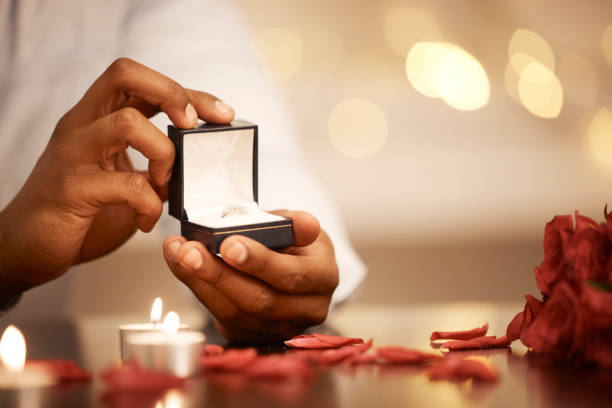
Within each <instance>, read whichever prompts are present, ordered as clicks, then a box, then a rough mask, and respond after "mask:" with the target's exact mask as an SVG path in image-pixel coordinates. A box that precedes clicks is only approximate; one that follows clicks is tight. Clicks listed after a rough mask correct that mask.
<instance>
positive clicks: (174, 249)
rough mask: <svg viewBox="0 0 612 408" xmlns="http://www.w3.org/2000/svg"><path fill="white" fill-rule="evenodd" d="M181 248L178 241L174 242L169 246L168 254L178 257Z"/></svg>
mask: <svg viewBox="0 0 612 408" xmlns="http://www.w3.org/2000/svg"><path fill="white" fill-rule="evenodd" d="M180 247H181V244H180V243H179V242H178V241H172V242H171V243H169V244H168V252H169V253H170V254H171V255H173V256H176V255H177V254H178V250H179V248H180Z"/></svg>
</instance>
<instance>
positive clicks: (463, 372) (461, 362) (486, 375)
mask: <svg viewBox="0 0 612 408" xmlns="http://www.w3.org/2000/svg"><path fill="white" fill-rule="evenodd" d="M426 374H427V376H428V377H429V378H430V379H432V380H455V381H463V380H469V379H473V380H474V381H483V382H495V381H497V379H498V378H499V374H498V373H497V371H495V370H493V369H492V368H489V367H488V366H486V365H485V364H483V363H481V362H480V361H476V360H471V359H465V358H446V359H444V361H442V362H441V363H440V364H437V365H435V366H433V367H432V368H430V369H429V370H427V372H426Z"/></svg>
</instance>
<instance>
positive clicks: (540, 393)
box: [0, 303, 612, 408]
mask: <svg viewBox="0 0 612 408" xmlns="http://www.w3.org/2000/svg"><path fill="white" fill-rule="evenodd" d="M520 309H521V305H520V304H493V303H456V304H452V303H446V304H429V305H425V304H423V305H398V306H388V305H387V306H379V305H375V304H357V305H347V306H345V307H343V308H341V309H339V310H337V311H335V312H334V313H333V314H332V315H331V316H330V318H329V319H328V323H327V325H326V326H324V327H322V328H319V330H335V331H338V332H339V333H341V334H343V335H347V336H359V337H363V338H370V337H371V338H373V339H374V342H375V346H376V345H378V346H383V345H403V346H406V347H416V348H420V349H423V350H430V349H431V347H430V345H429V341H428V338H429V334H430V333H431V332H432V331H434V330H454V329H466V328H471V327H474V326H478V325H481V324H482V323H483V322H484V321H488V322H489V323H490V327H491V329H490V331H489V333H490V334H497V335H501V334H503V333H504V332H505V327H506V324H507V322H508V321H509V320H510V319H511V318H512V316H513V315H514V314H515V313H516V312H517V311H518V310H520ZM126 322H127V321H126V320H123V321H122V320H121V316H113V317H100V318H95V319H90V320H88V321H81V322H78V323H73V322H70V321H46V322H41V321H31V322H18V323H19V324H20V328H21V329H22V331H23V332H24V335H25V336H26V339H27V342H28V355H29V357H30V358H72V359H75V360H76V361H77V362H78V363H80V364H82V365H83V366H84V367H85V368H86V369H89V370H92V371H94V373H98V372H99V370H100V369H102V368H103V367H104V366H106V365H107V364H110V363H113V362H116V361H117V358H118V353H119V350H118V339H117V325H118V324H119V323H126ZM2 323H6V322H2ZM205 332H206V334H207V336H208V339H209V341H208V342H209V343H218V344H223V340H222V339H221V338H220V337H219V336H218V335H217V334H216V333H215V332H214V330H213V329H212V328H210V327H207V328H206V329H205ZM276 350H282V347H279V346H278V345H277V346H268V347H264V348H263V350H262V351H263V352H271V351H276ZM457 353H461V354H462V355H465V356H474V358H478V359H482V360H486V361H487V362H488V363H489V364H491V365H493V366H494V367H495V368H496V369H497V370H498V371H499V372H500V374H501V379H500V381H499V382H498V383H495V384H478V383H475V382H472V381H464V382H449V381H430V380H428V378H427V377H426V376H425V375H424V369H423V368H421V367H399V366H361V367H348V366H337V367H335V368H333V369H329V370H325V371H322V372H319V374H318V375H317V377H316V379H315V380H314V381H313V382H312V383H308V384H305V385H304V384H292V383H289V384H287V383H277V382H254V383H248V384H247V385H246V386H242V387H237V386H236V384H232V383H231V382H227V383H224V382H216V381H215V382H213V381H209V380H206V379H204V378H196V379H192V380H189V381H188V383H187V385H186V387H185V388H184V389H182V390H171V391H167V392H166V393H164V394H161V395H160V394H116V393H112V392H109V391H108V390H105V389H104V385H103V384H102V383H101V382H100V380H99V378H98V377H97V375H96V377H95V378H94V381H92V382H91V383H87V384H73V385H68V386H58V387H52V388H48V389H45V390H43V391H42V392H39V393H36V394H32V393H29V394H28V393H21V394H19V393H16V392H14V391H6V390H0V406H2V407H5V406H7V407H8V406H24V407H35V406H36V405H37V404H38V405H40V406H45V407H47V406H48V407H70V406H82V407H86V406H96V407H97V406H100V407H129V408H140V407H143V408H144V407H165V408H170V407H172V408H186V407H196V406H197V407H203V406H206V407H217V406H230V407H242V406H249V407H266V408H270V407H276V406H279V407H280V406H291V407H302V406H303V407H317V408H324V407H373V406H375V407H395V406H397V407H399V406H402V407H404V406H419V407H422V406H444V407H454V406H461V407H481V406H495V407H506V406H507V407H518V406H525V407H574V406H581V407H587V406H588V407H591V406H592V407H596V406H602V407H603V406H607V407H609V406H610V405H611V403H612V370H607V371H606V370H597V369H593V368H581V367H573V366H571V365H567V364H555V363H552V362H550V361H545V360H543V359H542V358H539V357H537V356H533V355H531V354H530V353H528V352H527V350H526V349H525V348H524V347H523V346H522V345H520V344H518V342H515V343H514V344H513V346H512V349H503V350H486V351H472V352H467V351H466V352H457Z"/></svg>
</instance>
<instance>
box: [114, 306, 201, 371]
mask: <svg viewBox="0 0 612 408" xmlns="http://www.w3.org/2000/svg"><path fill="white" fill-rule="evenodd" d="M161 326H162V327H161V330H156V331H147V332H133V333H130V334H128V335H127V336H126V342H125V347H126V348H125V355H126V357H127V359H128V360H130V361H134V362H136V363H137V364H139V365H140V366H142V367H143V368H145V369H148V370H152V371H162V372H168V373H172V374H174V375H176V376H178V377H181V378H185V377H189V376H192V375H194V374H195V373H197V372H198V371H199V369H200V355H201V351H202V346H203V345H204V340H205V339H206V336H204V333H200V332H197V331H190V330H182V331H178V329H179V327H180V321H179V316H178V314H176V313H174V312H169V313H168V314H167V315H166V318H165V319H164V322H163V323H162V325H161Z"/></svg>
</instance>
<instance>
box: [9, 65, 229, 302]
mask: <svg viewBox="0 0 612 408" xmlns="http://www.w3.org/2000/svg"><path fill="white" fill-rule="evenodd" d="M159 111H163V112H165V113H166V114H167V115H168V116H169V117H170V119H171V120H172V122H173V123H174V124H175V125H177V126H179V127H182V128H191V127H193V126H194V125H195V124H196V123H197V119H198V116H199V117H201V118H202V119H204V120H206V121H209V122H216V123H227V122H230V121H231V120H232V119H233V117H234V112H233V110H232V109H231V108H229V107H227V106H226V105H224V104H223V103H222V102H221V101H219V100H218V99H217V98H215V97H214V96H212V95H209V94H206V93H203V92H196V91H191V90H188V89H184V88H183V87H181V86H180V85H179V84H177V83H176V82H174V81H173V80H171V79H170V78H167V77H165V76H163V75H161V74H159V73H158V72H155V71H153V70H151V69H149V68H147V67H145V66H143V65H141V64H138V63H136V62H134V61H131V60H129V59H118V60H117V61H115V62H114V63H113V64H112V65H111V66H110V67H109V68H108V69H107V70H106V71H105V72H104V73H103V74H102V75H101V76H100V77H99V78H98V79H97V80H96V81H95V82H94V83H93V85H92V86H91V87H90V88H89V90H88V91H87V92H86V93H85V95H84V96H83V98H82V99H81V100H80V101H79V102H78V103H77V104H76V105H75V106H74V107H73V108H72V109H71V110H70V111H69V112H68V113H66V115H64V117H62V118H61V120H60V121H59V122H58V124H57V126H56V128H55V131H54V132H53V135H52V136H51V138H50V140H49V143H48V145H47V147H46V149H45V150H44V152H43V154H42V156H41V157H40V158H39V160H38V162H37V163H36V165H35V167H34V169H33V170H32V173H31V174H30V176H29V178H28V180H27V181H26V183H25V184H24V186H23V188H22V189H21V191H20V192H19V193H18V194H17V196H16V197H15V198H14V199H13V201H12V202H11V203H10V204H9V205H8V206H7V207H6V209H4V210H3V211H2V213H0V294H2V293H5V294H9V293H12V292H16V291H23V290H25V289H28V288H30V287H32V286H34V285H38V284H40V283H43V282H46V281H48V280H51V279H54V278H56V277H58V276H60V275H61V274H63V273H64V272H65V271H66V270H67V269H68V268H69V267H70V266H71V265H73V264H75V263H78V262H83V261H88V260H90V259H93V258H96V257H99V256H102V255H104V254H106V253H108V252H110V251H112V250H113V249H115V248H116V247H118V246H120V245H121V244H122V243H123V242H125V241H126V240H127V239H128V238H129V237H130V236H131V235H132V234H133V233H134V232H135V231H136V229H137V228H139V229H141V230H142V231H145V232H148V231H150V230H151V229H152V228H153V226H154V225H155V223H156V222H157V220H158V218H159V216H160V214H161V211H162V199H165V197H166V196H167V183H168V181H169V180H170V176H171V171H172V164H173V162H174V146H173V144H172V143H171V142H170V140H169V139H168V138H167V137H166V136H165V135H164V134H163V133H162V132H160V131H159V130H158V129H157V128H156V127H155V126H154V125H153V124H152V123H151V122H150V121H149V120H147V118H148V117H151V116H153V115H155V114H156V113H158V112H159ZM128 146H131V147H133V148H134V149H137V150H138V151H140V152H141V153H142V154H143V155H144V156H146V157H147V158H148V159H149V165H148V171H136V170H135V169H134V167H133V166H132V163H131V161H130V159H129V157H128V155H127V152H126V149H127V147H128ZM11 291H12V292H11Z"/></svg>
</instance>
